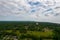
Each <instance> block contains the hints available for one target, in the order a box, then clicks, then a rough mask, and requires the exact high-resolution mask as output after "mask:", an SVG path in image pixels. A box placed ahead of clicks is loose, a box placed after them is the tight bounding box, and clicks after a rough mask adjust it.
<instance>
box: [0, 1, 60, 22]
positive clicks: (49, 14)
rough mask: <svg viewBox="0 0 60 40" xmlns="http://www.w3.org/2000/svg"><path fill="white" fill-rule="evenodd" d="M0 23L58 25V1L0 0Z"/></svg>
mask: <svg viewBox="0 0 60 40" xmlns="http://www.w3.org/2000/svg"><path fill="white" fill-rule="evenodd" d="M0 21H38V22H54V23H60V0H0Z"/></svg>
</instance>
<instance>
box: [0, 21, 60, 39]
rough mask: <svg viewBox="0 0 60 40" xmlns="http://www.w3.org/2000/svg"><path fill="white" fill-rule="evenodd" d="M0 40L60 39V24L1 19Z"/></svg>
mask: <svg viewBox="0 0 60 40" xmlns="http://www.w3.org/2000/svg"><path fill="white" fill-rule="evenodd" d="M0 40H60V24H57V23H49V22H32V21H0Z"/></svg>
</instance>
